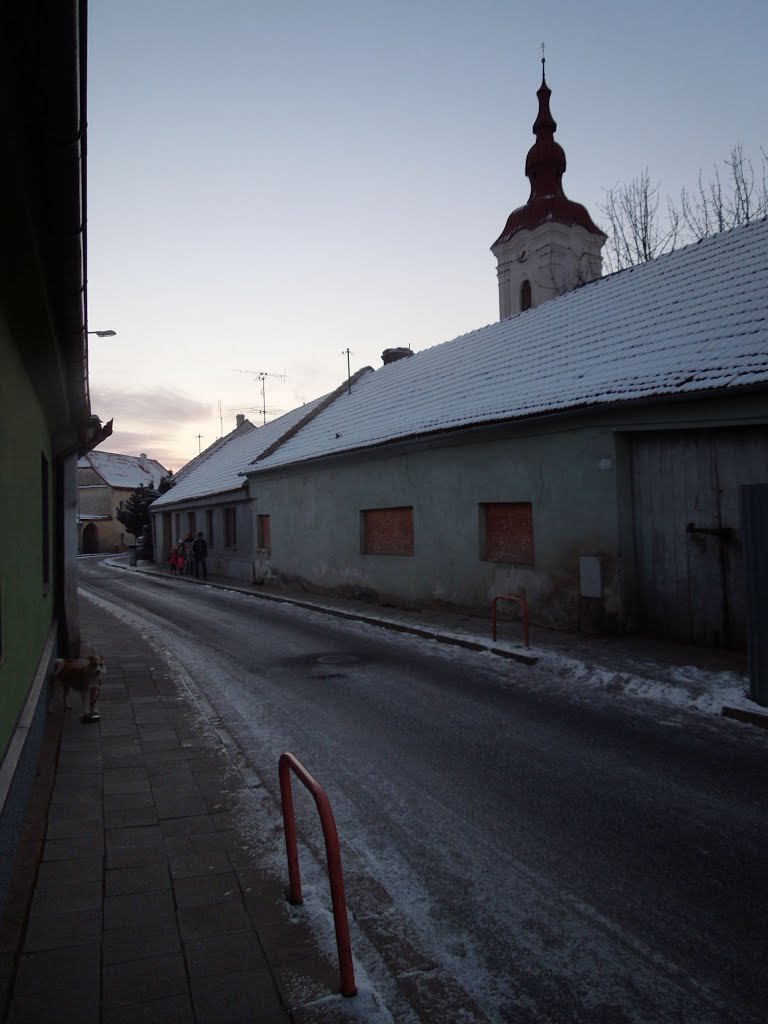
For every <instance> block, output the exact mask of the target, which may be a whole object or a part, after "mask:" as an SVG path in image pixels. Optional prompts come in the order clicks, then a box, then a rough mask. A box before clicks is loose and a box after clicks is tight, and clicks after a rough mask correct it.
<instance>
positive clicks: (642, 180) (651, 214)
mask: <svg viewBox="0 0 768 1024" xmlns="http://www.w3.org/2000/svg"><path fill="white" fill-rule="evenodd" d="M660 189H661V182H660V181H656V182H654V181H651V178H650V175H649V173H648V169H647V168H646V169H645V171H643V173H642V174H641V175H640V177H639V178H633V179H632V181H630V182H629V183H628V184H626V183H624V182H619V183H618V184H616V185H614V186H613V188H609V189H606V190H605V202H604V203H602V204H601V206H600V210H601V212H602V214H603V216H604V217H605V219H606V221H607V226H608V241H607V243H606V246H605V256H604V258H605V261H606V264H607V266H608V269H609V270H611V271H614V270H624V269H625V268H626V267H633V266H636V265H637V264H638V263H644V262H645V261H646V260H652V259H655V258H656V256H661V255H662V254H663V253H665V252H671V251H672V250H673V249H675V248H677V247H678V246H679V245H687V244H688V243H689V242H697V241H699V240H700V239H702V238H706V237H707V236H708V235H716V234H717V233H718V232H720V231H727V230H729V229H730V228H734V227H737V226H738V225H739V224H749V222H750V221H753V220H758V219H760V218H761V217H765V216H768V156H767V155H766V152H765V150H761V161H760V169H759V171H758V172H755V169H754V167H753V165H752V162H751V161H750V160H749V159H748V158H747V157H746V156H745V155H744V149H743V146H742V145H741V143H739V144H738V145H736V146H734V147H733V149H732V150H731V152H730V154H729V156H728V158H727V159H726V160H725V161H724V162H723V166H722V168H720V167H718V166H715V169H714V177H713V178H712V180H711V181H706V182H705V181H704V177H703V174H702V172H701V171H700V172H699V181H698V186H697V188H696V190H695V191H693V192H689V191H688V190H687V189H683V190H682V192H681V194H680V203H679V205H677V204H675V203H673V202H672V201H671V200H670V199H669V198H666V199H665V200H664V205H663V206H662V198H663V197H662V195H661V194H660Z"/></svg>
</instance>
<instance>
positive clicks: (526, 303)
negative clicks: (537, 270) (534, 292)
mask: <svg viewBox="0 0 768 1024" xmlns="http://www.w3.org/2000/svg"><path fill="white" fill-rule="evenodd" d="M532 305H533V298H532V296H531V282H530V281H523V283H522V284H521V285H520V312H521V313H524V312H525V311H526V309H530V308H531V306H532Z"/></svg>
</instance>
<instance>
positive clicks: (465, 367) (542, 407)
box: [248, 220, 768, 473]
mask: <svg viewBox="0 0 768 1024" xmlns="http://www.w3.org/2000/svg"><path fill="white" fill-rule="evenodd" d="M767 315H768V220H762V221H758V222H756V223H753V224H750V225H747V226H744V227H740V228H735V229H734V230H732V231H729V232H726V233H723V234H720V235H716V236H714V237H712V238H707V239H704V240H703V241H701V242H698V243H696V244H694V245H691V246H687V247H686V248H684V249H680V250H678V251H677V252H674V253H670V254H669V255H667V256H662V257H660V258H658V259H656V260H653V261H651V262H648V263H644V264H642V265H640V266H637V267H633V268H631V269H629V270H625V271H622V272H620V273H617V274H613V275H611V276H608V277H603V278H600V279H599V280H597V281H594V282H592V283H590V284H588V285H585V286H583V287H581V288H578V289H576V290H575V291H573V292H570V293H568V294H566V295H563V296H561V297H559V298H557V299H553V300H552V301H550V302H546V303H544V304H542V305H541V306H537V307H536V308H534V309H530V310H528V311H526V312H524V313H520V314H519V315H517V316H515V317H511V318H509V319H507V320H503V321H501V322H499V323H496V324H491V325H490V326H488V327H483V328H481V329H479V330H476V331H473V332H471V333H470V334H465V335H462V336H461V337H459V338H456V339H454V340H453V341H448V342H444V343H443V344H441V345H436V346H435V347H434V348H429V349H425V350H423V351H421V352H418V353H416V354H415V355H413V356H412V357H411V358H408V359H401V360H398V361H397V362H394V363H390V364H389V365H386V366H383V367H381V368H380V369H378V370H376V372H375V373H368V374H366V375H364V376H363V377H361V379H360V380H358V381H357V383H356V384H355V386H354V387H353V389H352V393H351V394H349V395H347V394H343V395H340V397H339V398H338V399H337V400H336V401H335V402H333V404H331V405H330V406H328V408H326V409H324V410H323V411H322V412H321V413H320V414H319V415H318V416H317V417H316V418H314V419H313V420H312V421H310V422H309V423H308V424H307V425H306V426H304V427H303V428H302V429H301V430H300V431H298V432H297V433H296V435H295V436H293V437H292V438H290V439H288V440H286V442H285V443H284V444H282V445H281V446H280V447H279V448H278V449H277V450H276V451H274V452H273V453H271V454H270V455H269V457H268V458H265V459H263V460H261V461H258V462H257V463H256V465H255V466H252V467H249V469H248V471H249V473H250V472H258V471H259V470H269V469H273V468H275V467H278V466H283V465H287V464H289V463H294V462H302V461H305V460H307V459H313V458H319V457H322V456H327V455H332V454H335V453H342V452H347V451H352V450H355V449H359V448H366V447H370V446H373V445H379V444H384V443H386V442H391V441H396V440H398V439H404V438H409V437H418V436H420V435H427V434H429V433H432V432H436V431H447V430H455V429H460V428H462V427H468V426H472V425H475V424H483V423H492V422H495V421H503V420H513V419H518V418H522V417H527V416H535V415H542V414H547V413H552V412H556V411H565V410H570V409H579V408H583V407H588V406H593V407H594V406H604V405H608V404H611V403H618V402H627V401H632V400H638V399H649V398H653V397H656V396H667V395H689V396H691V395H693V394H694V393H697V392H699V393H700V392H706V391H708V390H713V389H722V388H735V387H739V386H743V385H748V384H766V382H768V319H767V318H766V317H767Z"/></svg>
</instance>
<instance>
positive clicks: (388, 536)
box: [361, 505, 413, 555]
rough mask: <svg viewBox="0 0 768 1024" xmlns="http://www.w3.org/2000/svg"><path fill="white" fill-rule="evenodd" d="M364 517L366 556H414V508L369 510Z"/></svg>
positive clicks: (365, 510) (363, 546)
mask: <svg viewBox="0 0 768 1024" xmlns="http://www.w3.org/2000/svg"><path fill="white" fill-rule="evenodd" d="M361 516H362V524H361V525H362V534H363V537H362V542H363V543H362V548H363V554H364V555H412V554H413V506H412V505H406V506H403V507H400V508H368V509H364V510H363V512H362V513H361Z"/></svg>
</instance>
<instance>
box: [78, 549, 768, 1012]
mask: <svg viewBox="0 0 768 1024" xmlns="http://www.w3.org/2000/svg"><path fill="white" fill-rule="evenodd" d="M80 580H81V590H80V595H81V602H82V603H83V607H84V610H85V613H86V614H89V609H91V608H93V609H97V610H99V612H100V613H102V614H106V615H109V616H113V617H115V618H116V619H117V620H118V621H119V622H120V623H121V624H123V626H124V628H125V629H126V630H131V631H136V632H138V633H139V634H140V635H141V636H142V637H143V638H144V639H145V640H146V642H148V643H149V644H150V645H151V646H152V648H153V649H154V650H155V651H156V653H157V657H158V659H162V660H163V661H164V662H165V663H166V664H167V665H169V666H170V667H171V668H172V670H173V671H174V672H175V673H177V674H178V675H179V677H180V678H181V679H183V681H184V685H185V688H186V690H187V692H188V693H189V699H190V700H191V701H194V702H199V704H198V706H199V707H200V708H202V709H204V715H205V716H206V717H207V718H208V720H209V723H210V725H211V726H214V725H215V729H216V731H217V733H218V734H219V736H220V739H221V742H222V744H223V747H224V749H226V750H227V751H228V752H229V756H231V758H232V759H233V763H239V764H241V766H242V767H243V770H244V771H245V774H246V777H247V778H248V779H249V780H250V782H249V785H250V786H251V787H252V795H253V794H256V795H257V796H258V799H252V800H251V801H250V802H245V803H244V804H243V805H242V807H241V808H240V810H239V812H238V820H237V822H236V827H237V828H238V829H240V830H242V832H243V834H244V835H247V834H248V833H253V832H258V833H262V835H267V836H269V837H270V839H271V845H270V844H269V843H267V844H266V845H265V846H262V856H263V857H264V859H265V867H266V868H267V869H268V870H269V872H271V873H273V874H274V876H275V878H276V879H278V880H279V879H282V880H283V888H285V886H286V883H287V868H286V864H285V846H284V842H283V837H282V818H281V812H280V796H279V788H278V775H277V764H278V758H279V757H280V755H281V754H282V753H283V752H286V751H290V752H292V753H293V754H294V755H295V756H296V757H297V758H299V760H300V761H301V762H302V763H303V764H304V765H305V766H306V767H307V769H308V770H309V771H310V772H311V773H312V775H313V776H314V777H315V778H316V779H317V780H318V781H319V782H320V783H321V785H322V786H323V787H324V788H325V790H326V792H327V793H328V795H329V798H330V800H331V803H332V806H333V812H334V815H335V819H336V824H337V827H338V833H339V837H340V843H341V851H342V860H343V870H344V874H345V877H346V881H347V889H348V892H347V902H348V911H349V920H350V927H351V945H352V951H353V956H354V963H355V968H356V973H357V977H358V989H359V993H358V996H357V997H355V998H356V999H357V1000H358V1010H357V1011H353V1010H351V1009H347V1010H345V1011H344V1012H348V1013H353V1012H358V1013H359V1012H360V1011H361V1009H364V1015H365V1017H366V1019H371V1020H396V1021H410V1020H414V1021H415V1020H419V1019H421V1020H430V1021H432V1020H434V1021H437V1020H440V1021H448V1020H451V1021H452V1020H456V1021H459V1020H477V1021H486V1020H487V1021H525V1022H529V1021H530V1022H534V1021H608V1022H614V1021H622V1022H633V1024H634V1022H637V1024H651V1022H659V1024H665V1022H670V1021H675V1022H677V1021H681V1022H696V1024H705V1022H712V1024H722V1022H725V1021H731V1020H734V1021H736V1020H740V1021H754V1022H757V1021H761V1020H764V1019H765V1011H766V996H765V987H764V985H763V982H762V967H763V966H764V955H765V925H764V907H765V901H766V896H768V879H766V874H765V870H764V867H765V849H766V843H767V842H768V824H767V823H766V818H765V813H764V808H765V802H764V801H765V782H764V764H765V756H766V749H767V747H768V743H767V742H766V741H767V740H768V733H766V731H765V730H761V729H758V728H755V727H753V726H750V725H745V724H742V723H739V722H734V721H731V720H727V719H724V718H722V717H721V716H718V715H717V714H716V713H714V712H712V711H710V712H701V711H699V710H697V709H695V708H693V707H690V706H689V707H686V706H682V705H681V704H680V703H679V702H674V701H673V702H671V703H670V702H665V701H664V700H663V699H660V698H659V695H658V692H656V694H655V696H652V697H651V698H648V697H643V696H642V695H637V694H632V693H631V692H629V691H627V690H626V689H622V688H621V687H620V686H618V685H614V686H608V687H607V688H603V687H597V688H594V687H589V686H581V685H580V682H579V678H578V676H579V673H578V672H576V671H575V670H574V668H573V664H575V662H573V663H563V662H562V661H557V660H556V661H554V662H548V661H547V659H546V658H544V659H541V660H539V661H536V662H535V663H534V664H525V663H523V662H520V661H516V660H513V659H507V658H503V657H498V656H494V655H492V654H488V653H485V652H481V651H480V652H479V651H472V650H467V649H464V648H461V647H456V646H452V645H446V644H441V643H439V642H435V641H432V640H428V639H425V638H423V637H417V636H413V635H409V634H407V633H401V632H392V631H389V630H386V629H382V628H376V627H374V626H372V625H369V624H366V623H360V622H356V621H354V619H350V620H342V619H339V618H338V617H335V616H333V615H328V614H323V613H322V612H320V611H312V610H310V609H308V608H306V607H297V606H295V605H292V604H291V603H290V602H287V603H286V602H271V601H268V600H265V599H264V598H261V597H259V596H258V595H256V596H254V595H253V594H252V593H244V592H238V590H237V589H236V588H222V587H215V586H206V585H198V584H196V583H195V582H194V581H193V580H190V579H185V578H182V579H179V578H174V577H172V576H169V575H168V574H167V571H163V572H162V573H161V572H143V571H141V570H135V569H134V570H131V569H130V568H128V566H127V562H126V560H125V559H124V558H122V559H117V560H110V559H108V560H106V561H105V560H103V559H100V558H92V559H81V560H80ZM244 589H247V588H244ZM251 589H252V588H251ZM505 628H506V629H508V630H511V629H512V626H511V624H505ZM517 649H518V650H520V648H519V645H518V646H517ZM564 665H565V666H566V667H564ZM569 665H570V667H568V666H569ZM620 675H621V673H620V672H619V673H617V677H619V678H620ZM669 675H670V673H669V672H667V676H669ZM722 675H723V674H722V673H721V676H722ZM725 675H726V676H727V675H728V674H727V673H725ZM660 676H661V678H660V680H659V682H660V684H662V685H660V686H659V687H658V688H657V690H661V689H663V684H664V675H663V672H661V673H660ZM671 679H672V682H671V683H670V682H669V680H668V682H667V685H669V686H670V688H671V687H672V686H673V683H674V672H672V673H671ZM294 795H295V802H296V807H297V815H298V818H299V829H300V834H301V836H303V837H304V838H301V839H300V843H301V861H302V870H303V873H304V876H305V878H304V889H305V892H304V896H305V903H304V906H303V907H302V909H301V913H300V914H299V916H298V918H297V927H299V928H309V929H310V930H313V931H314V933H315V938H316V941H317V942H318V943H319V945H320V947H321V948H322V949H324V950H325V952H326V955H327V958H328V961H329V962H330V963H331V964H333V963H334V958H335V955H336V952H335V943H334V938H333V929H332V926H331V925H330V921H331V900H330V894H329V891H328V881H327V877H326V875H325V874H324V848H323V844H322V838H321V836H320V833H319V828H318V827H317V824H316V820H314V819H313V815H315V814H316V812H315V811H314V807H313V805H312V801H311V799H310V798H309V797H308V796H306V795H305V794H303V793H302V787H301V786H300V785H294ZM278 884H279V883H278ZM393 950H397V951H398V952H397V955H393ZM430 981H431V982H432V983H430ZM334 989H335V991H336V992H338V982H336V983H335V985H334ZM328 994H330V989H329V992H328ZM338 998H340V997H338V996H337V999H338ZM354 1001H355V1000H349V1001H343V1002H345V1003H346V1004H347V1005H348V1006H351V1004H352V1003H354ZM425 1001H426V1002H425ZM310 1003H315V1012H318V1013H319V1012H320V1009H319V1008H321V1007H322V1006H323V1005H324V1000H323V997H322V996H320V997H319V1001H318V994H317V992H316V991H313V993H312V998H311V999H310ZM425 1005H426V1006H428V1009H427V1010H426V1011H425ZM328 1012H330V1011H328ZM311 1019H318V1020H319V1019H323V1018H322V1016H318V1017H317V1018H314V1017H313V1018H311ZM329 1019H336V1018H335V1017H333V1016H332V1015H331V1016H330V1017H329ZM344 1019H346V1018H344ZM350 1019H351V1018H350Z"/></svg>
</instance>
